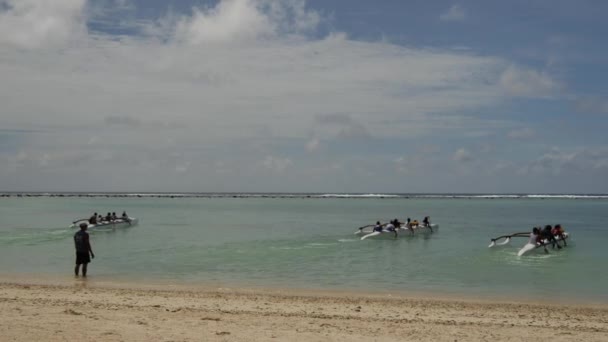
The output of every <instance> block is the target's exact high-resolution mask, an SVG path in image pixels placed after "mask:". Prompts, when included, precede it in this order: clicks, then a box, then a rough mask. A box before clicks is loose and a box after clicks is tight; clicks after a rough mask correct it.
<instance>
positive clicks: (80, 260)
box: [76, 252, 91, 265]
mask: <svg viewBox="0 0 608 342" xmlns="http://www.w3.org/2000/svg"><path fill="white" fill-rule="evenodd" d="M90 262H91V256H90V255H89V252H86V253H85V252H76V265H80V264H88V263H90Z"/></svg>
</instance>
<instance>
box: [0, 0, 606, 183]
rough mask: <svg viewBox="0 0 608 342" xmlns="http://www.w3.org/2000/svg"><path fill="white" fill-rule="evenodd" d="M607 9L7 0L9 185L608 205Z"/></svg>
mask: <svg viewBox="0 0 608 342" xmlns="http://www.w3.org/2000/svg"><path fill="white" fill-rule="evenodd" d="M607 10H608V3H606V2H603V1H579V2H572V1H509V2H499V1H458V2H453V1H432V2H430V1H376V2H369V1H320V0H316V1H303V0H284V1H277V0H223V1H186V0H183V1H156V0H147V1H141V0H139V1H136V0H104V1H86V0H56V1H53V2H48V1H42V0H0V74H1V75H2V76H3V77H1V78H0V102H1V103H2V106H1V107H0V191H169V192H171V191H235V192H238V191H256V192H263V191H269V192H277V191H278V192H307V191H309V192H481V193H496V192H500V193H607V192H608V142H607V138H606V134H605V131H606V129H607V128H608V91H607V90H606V89H608V87H607V86H606V83H607V81H606V79H605V75H608V51H607V49H608V47H607V45H606V44H605V36H606V34H607V33H608V24H606V21H605V18H604V17H605V13H608V11H607Z"/></svg>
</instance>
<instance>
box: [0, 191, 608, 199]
mask: <svg viewBox="0 0 608 342" xmlns="http://www.w3.org/2000/svg"><path fill="white" fill-rule="evenodd" d="M0 197H4V198H7V197H107V198H294V199H298V198H299V199H302V198H312V199H338V198H339V199H608V194H449V193H448V194H417V193H414V194H407V193H403V194H392V193H386V194H383V193H235V192H200V193H158V192H157V193H147V192H139V193H136V192H124V193H118V192H13V191H7V192H0Z"/></svg>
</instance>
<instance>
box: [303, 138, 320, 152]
mask: <svg viewBox="0 0 608 342" xmlns="http://www.w3.org/2000/svg"><path fill="white" fill-rule="evenodd" d="M320 146H321V142H320V141H319V139H317V138H312V139H311V140H309V141H308V142H307V143H306V152H308V153H311V152H314V151H316V150H318V149H319V147H320Z"/></svg>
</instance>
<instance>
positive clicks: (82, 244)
mask: <svg viewBox="0 0 608 342" xmlns="http://www.w3.org/2000/svg"><path fill="white" fill-rule="evenodd" d="M74 247H76V267H75V268H74V274H75V275H76V276H78V273H79V271H80V265H82V276H83V277H86V276H87V265H88V263H89V262H91V258H93V259H94V258H95V254H93V249H91V243H90V241H89V233H87V224H86V223H81V224H80V230H79V231H78V232H76V234H74ZM89 253H90V257H89Z"/></svg>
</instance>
